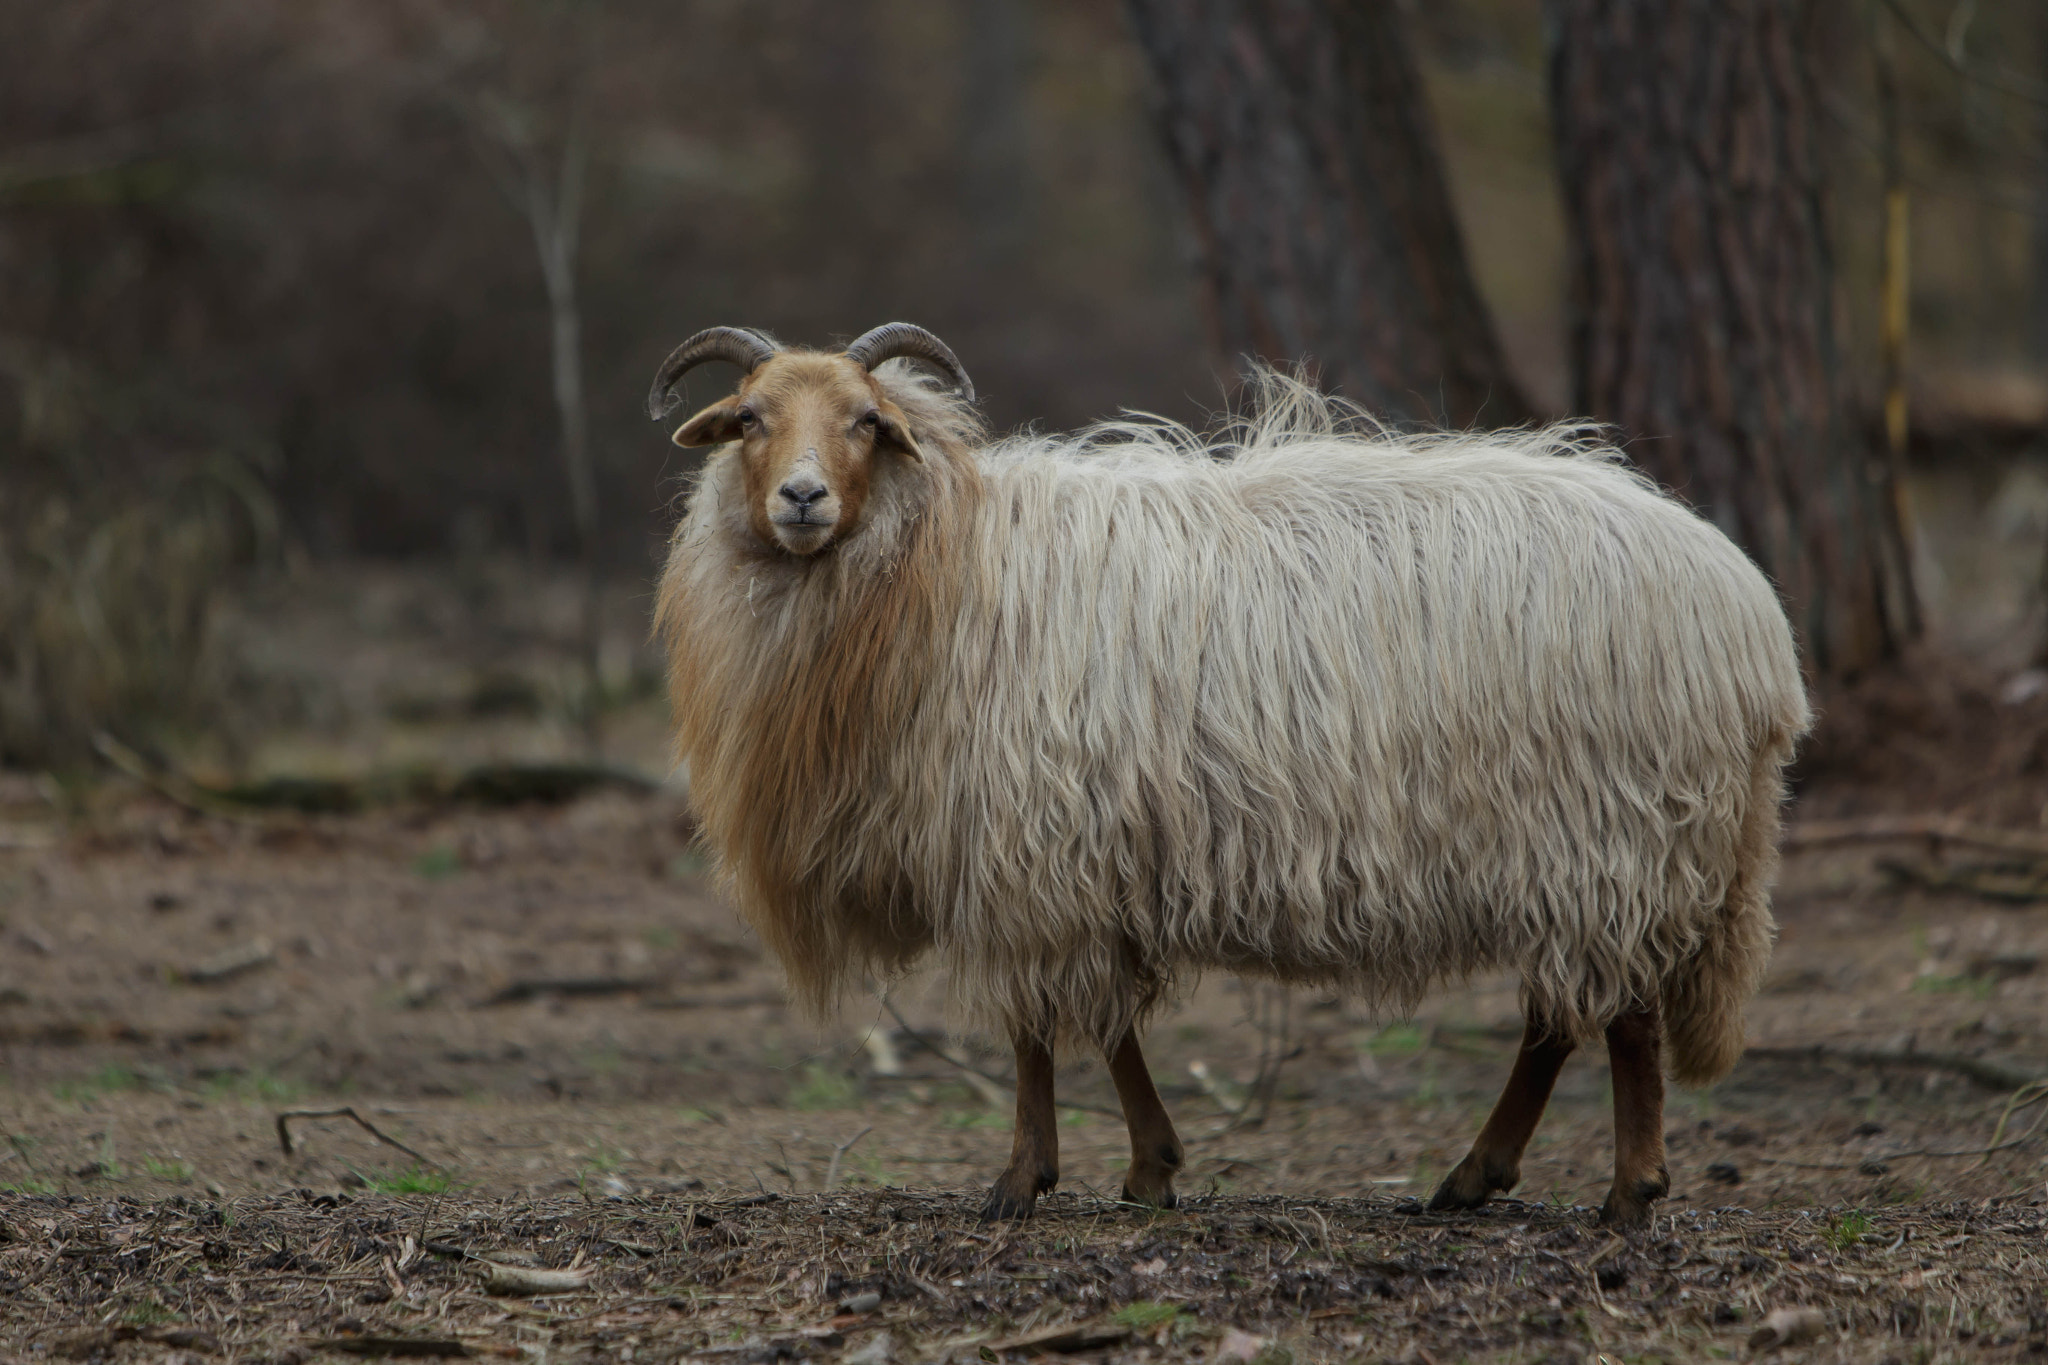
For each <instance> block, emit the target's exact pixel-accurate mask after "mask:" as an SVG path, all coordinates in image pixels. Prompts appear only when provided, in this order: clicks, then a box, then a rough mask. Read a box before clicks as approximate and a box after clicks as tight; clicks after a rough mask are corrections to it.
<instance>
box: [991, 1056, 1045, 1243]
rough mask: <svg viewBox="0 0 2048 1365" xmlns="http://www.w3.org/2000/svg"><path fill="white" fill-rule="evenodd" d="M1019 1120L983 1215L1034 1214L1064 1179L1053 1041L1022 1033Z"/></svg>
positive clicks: (1019, 1069)
mask: <svg viewBox="0 0 2048 1365" xmlns="http://www.w3.org/2000/svg"><path fill="white" fill-rule="evenodd" d="M1014 1046H1015V1047H1016V1050H1017V1126H1016V1129H1015V1130H1014V1131H1013V1133H1012V1134H1011V1137H1010V1164H1009V1165H1008V1166H1006V1167H1004V1168H1003V1173H1002V1174H1001V1175H999V1176H997V1177H996V1186H995V1188H994V1189H993V1190H991V1191H989V1196H988V1203H987V1204H985V1205H983V1206H982V1210H981V1221H982V1222H984V1223H992V1222H995V1221H996V1220H997V1219H1004V1218H1029V1217H1030V1216H1031V1212H1032V1210H1033V1209H1034V1208H1036V1207H1037V1205H1038V1196H1039V1195H1041V1194H1043V1193H1045V1192H1046V1191H1047V1190H1049V1189H1051V1188H1052V1187H1053V1186H1055V1185H1057V1184H1059V1183H1060V1130H1059V1127H1058V1125H1057V1124H1056V1123H1055V1122H1054V1113H1053V1089H1052V1042H1051V1040H1050V1039H1042V1038H1039V1037H1036V1036H1034V1035H1031V1034H1024V1033H1020V1034H1018V1035H1017V1037H1016V1039H1015V1042H1014Z"/></svg>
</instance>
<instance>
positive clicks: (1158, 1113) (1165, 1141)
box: [1109, 1029, 1181, 1209]
mask: <svg viewBox="0 0 2048 1365" xmlns="http://www.w3.org/2000/svg"><path fill="white" fill-rule="evenodd" d="M1109 1075H1110V1078H1111V1079H1112V1080H1114V1081H1115V1082H1116V1097H1117V1100H1118V1102H1119V1103H1121V1104H1122V1105H1123V1107H1124V1124H1125V1126H1126V1127H1128V1128H1129V1129H1130V1130H1131V1170H1130V1174H1128V1175H1126V1176H1125V1177H1124V1198H1125V1199H1127V1200H1129V1201H1130V1202H1131V1203H1134V1204H1150V1205H1152V1206H1153V1207H1154V1208H1161V1209H1170V1208H1172V1207H1174V1205H1176V1204H1178V1203H1179V1202H1180V1200H1179V1198H1178V1196H1176V1195H1175V1194H1174V1192H1173V1176H1174V1173H1175V1172H1176V1171H1178V1170H1179V1169H1180V1164H1181V1146H1180V1136H1179V1135H1178V1134H1177V1133H1175V1132H1174V1131H1173V1119H1172V1118H1171V1117H1170V1116H1169V1115H1168V1114H1167V1112H1166V1106H1165V1105H1164V1104H1162V1103H1161V1102H1160V1099H1159V1090H1158V1087H1156V1086H1154V1085H1153V1084H1152V1070H1151V1068H1150V1067H1148V1066H1146V1065H1145V1054H1144V1053H1143V1052H1141V1051H1139V1050H1138V1033H1137V1030H1136V1029H1132V1030H1129V1031H1127V1032H1126V1033H1125V1034H1124V1036H1123V1037H1122V1038H1121V1039H1120V1040H1118V1042H1117V1045H1116V1049H1115V1050H1114V1051H1113V1052H1111V1053H1110V1054H1109Z"/></svg>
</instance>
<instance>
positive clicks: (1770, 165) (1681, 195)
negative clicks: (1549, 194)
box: [1545, 0, 1918, 675]
mask: <svg viewBox="0 0 2048 1365" xmlns="http://www.w3.org/2000/svg"><path fill="white" fill-rule="evenodd" d="M1545 3H1546V12H1547V18H1548V23H1547V24H1546V28H1547V30H1548V34H1549V41H1550V85H1551V110H1552V120H1553V124H1554V128H1555V133H1556V138H1557V155H1558V164H1559V171H1560V175H1561V179H1562V181H1563V193H1564V202H1565V213H1566V220H1567V226H1568V229H1569V231H1568V239H1569V241H1570V253H1571V304H1572V317H1571V352H1572V366H1573V376H1574V383H1575V386H1576V406H1577V407H1578V408H1579V409H1580V410H1581V411H1583V412H1586V413H1589V414H1591V415H1593V416H1596V417H1599V418H1601V419H1602V420H1605V421H1608V422H1612V423H1614V424H1615V425H1616V426H1618V427H1619V428H1620V429H1621V432H1622V434H1623V436H1624V438H1625V439H1626V440H1627V441H1628V450H1629V453H1630V455H1631V456H1632V457H1633V458H1634V459H1635V460H1636V461H1637V462H1638V463H1639V464H1641V465H1642V467H1643V468H1644V469H1646V470H1647V471H1648V472H1649V473H1651V474H1652V475H1654V476H1655V477H1657V478H1658V479H1661V480H1662V481H1663V482H1664V483H1666V484H1668V485H1669V486H1671V487H1672V488H1674V489H1676V490H1678V492H1680V493H1681V494H1682V495H1684V496H1685V497H1687V498H1689V499H1691V501H1692V502H1693V503H1694V504H1695V505H1696V506H1698V507H1699V508H1700V510H1701V511H1702V512H1703V513H1705V514H1706V515H1707V516H1709V517H1711V518H1713V520H1714V521H1715V522H1716V523H1717V524H1718V525H1719V526H1720V527H1721V528H1722V529H1723V530H1725V531H1727V532H1728V533H1729V535H1731V536H1732V537H1734V539H1735V540H1736V541H1737V542H1739V543H1740V544H1741V545H1742V546H1743V547H1744V548H1745V549H1747V550H1748V551H1749V553H1750V554H1751V555H1752V556H1753V557H1754V558H1755V559H1756V561H1757V562H1758V563H1759V564H1760V565H1761V566H1762V567H1763V569H1764V571H1765V572H1766V573H1768V574H1770V575H1771V577H1772V578H1773V579H1774V580H1775V581H1776V582H1777V584H1778V588H1779V591H1780V592H1781V593H1782V594H1783V595H1784V596H1785V598H1786V599H1787V605H1788V607H1789V609H1790V611H1791V613H1792V619H1793V623H1794V626H1795V627H1796V629H1797V630H1798V632H1799V635H1800V637H1801V641H1802V643H1803V645H1804V647H1805V649H1806V651H1807V657H1808V660H1809V664H1810V666H1812V667H1814V668H1815V669H1817V670H1819V671H1821V672H1823V673H1829V674H1837V675H1839V674H1844V673H1848V672H1853V671H1855V670H1857V669H1859V668H1862V667H1865V666H1867V665H1870V664H1873V663H1877V662H1880V661H1882V660H1884V659H1886V658H1889V657H1891V656H1893V655H1895V654H1896V653H1897V652H1898V651H1899V649H1900V648H1901V647H1902V645H1903V644H1904V643H1905V642H1906V640H1907V639H1909V638H1910V637H1911V636H1912V635H1913V634H1915V633H1916V632H1917V630H1918V621H1917V615H1918V610H1917V605H1916V603H1915V601H1914V598H1913V591H1912V583H1911V579H1910V576H1909V574H1908V572H1907V567H1906V557H1905V553H1904V548H1903V538H1902V535H1901V532H1900V526H1899V516H1898V505H1897V502H1896V500H1895V495H1896V492H1897V490H1896V486H1895V482H1894V479H1893V476H1892V474H1891V471H1890V470H1889V468H1888V467H1887V465H1886V463H1885V462H1884V461H1883V460H1882V459H1881V458H1879V457H1878V455H1877V454H1876V452H1874V451H1872V450H1871V449H1869V448H1868V447H1867V445H1866V443H1865V442H1864V440H1863V439H1862V438H1861V437H1859V436H1858V435H1857V433H1856V432H1855V430H1854V429H1853V427H1852V425H1851V423H1850V422H1849V420H1848V418H1847V411H1846V408H1847V405H1846V403H1845V401H1844V395H1843V389H1842V377H1841V361H1840V357H1839V355H1838V352H1837V346H1836V338H1835V330H1834V328H1835V323H1834V310H1835V303H1834V297H1833V289H1834V284H1833V262H1832V259H1831V255H1830V250H1829V245H1828V235H1827V229H1826V220H1825V214H1824V211H1823V204H1822V193H1821V189H1822V187H1821V183H1820V173H1819V167H1818V164H1817V162H1818V158H1817V155H1816V148H1815V145H1814V136H1813V131H1812V127H1811V119H1812V113H1811V111H1812V106H1813V93H1812V88H1811V82H1810V78H1809V73H1808V72H1807V70H1806V69H1805V67H1804V64H1803V55H1802V54H1803V52H1804V50H1805V49H1804V43H1803V34H1802V32H1801V25H1802V22H1803V20H1804V18H1805V14H1806V6H1805V4H1804V3H1802V0H1545Z"/></svg>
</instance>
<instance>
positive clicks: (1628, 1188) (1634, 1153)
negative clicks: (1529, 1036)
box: [1600, 1006, 1671, 1228]
mask: <svg viewBox="0 0 2048 1365" xmlns="http://www.w3.org/2000/svg"><path fill="white" fill-rule="evenodd" d="M1663 1053H1664V1020H1663V1017H1662V1016H1661V1015H1660V1014H1659V1013H1658V1011H1657V1009H1656V1007H1655V1006H1651V1007H1650V1008H1648V1009H1640V1010H1631V1011H1629V1012H1628V1013H1627V1014H1624V1015H1622V1016H1620V1017H1619V1018H1617V1019H1616V1020H1615V1021H1614V1022H1613V1023H1611V1024H1609V1025H1608V1026H1607V1058H1608V1061H1609V1062H1610V1063H1611V1064H1612V1066H1613V1068H1614V1188H1613V1189H1611V1190H1609V1191H1608V1192H1607V1202H1606V1203H1604V1204H1602V1205H1601V1206H1600V1221H1601V1222H1603V1223H1611V1224H1613V1225H1615V1226H1617V1227H1624V1228H1633V1227H1641V1226H1642V1225H1643V1224H1645V1223H1647V1222H1649V1221H1650V1201H1651V1200H1653V1199H1662V1198H1663V1197H1664V1196H1665V1194H1667V1193H1668V1192H1669V1191H1670V1189H1671V1175H1670V1172H1668V1171H1667V1170H1665V1168H1664V1070H1663V1061H1664V1059H1663Z"/></svg>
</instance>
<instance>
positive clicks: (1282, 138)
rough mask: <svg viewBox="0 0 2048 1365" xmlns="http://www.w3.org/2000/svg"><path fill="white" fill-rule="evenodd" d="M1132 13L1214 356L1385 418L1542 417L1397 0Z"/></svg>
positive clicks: (1138, 3)
mask: <svg viewBox="0 0 2048 1365" xmlns="http://www.w3.org/2000/svg"><path fill="white" fill-rule="evenodd" d="M1127 4H1128V10H1129V13H1130V16H1131V21H1132V26H1133V28H1134V29H1135V31H1136V33H1137V37H1138V41H1139V44H1140V45H1141V46H1142V47H1143V49H1144V51H1145V54H1146V57H1147V58H1148V60H1149V62H1150V65H1151V68H1152V71H1153V74H1154V76H1155V77H1156V82H1155V84H1156V87H1157V91H1158V112H1159V121H1160V125H1161V129H1162V132H1163V134H1164V136H1165V141H1166V149H1167V153H1168V156H1169V158H1170V159H1171V161H1172V163H1173V166H1174V169H1175V171H1176V173H1177V175H1178V177H1179V180H1180V182H1181V186H1182V188H1183V190H1184V191H1185V192H1186V198H1187V203H1188V208H1189V213H1190V217H1191V220H1192V223H1193V227H1194V234H1195V239H1196V242H1197V244H1198V251H1199V257H1200V260H1199V271H1200V275H1201V280H1202V284H1203V293H1204V296H1205V303H1206V306H1207V309H1208V313H1209V322H1210V329H1211V332H1212V334H1213V336H1214V339H1215V341H1216V343H1217V344H1218V345H1219V346H1220V347H1221V348H1222V349H1223V350H1224V351H1225V352H1226V353H1229V354H1235V355H1249V356H1252V357H1255V358H1258V359H1262V360H1267V361H1274V362H1301V363H1305V364H1307V365H1309V366H1310V367H1312V369H1314V370H1315V371H1316V372H1317V373H1318V375H1319V378H1320V381H1321V382H1322V383H1323V384H1324V385H1325V386H1326V387H1329V388H1332V389H1336V390H1338V391H1341V392H1343V393H1344V394H1346V395H1347V396H1348V397H1350V398H1352V399H1354V400H1356V401H1358V402H1361V403H1363V404H1365V405H1366V406H1367V407H1369V408H1371V409H1372V410H1373V411H1375V412H1376V413H1378V414H1380V415H1382V416H1384V417H1387V418H1390V419H1395V420H1403V419H1406V420H1421V421H1428V422H1433V423H1447V424H1450V425H1453V426H1466V425H1471V424H1473V423H1477V422H1482V421H1483V422H1487V423H1492V424H1500V423H1512V422H1519V421H1521V420H1523V419H1524V418H1525V417H1527V415H1528V412H1529V407H1528V403H1527V401H1526V400H1525V399H1524V398H1523V396H1522V392H1521V389H1520V387H1519V386H1518V385H1517V384H1516V383H1515V381H1514V378H1513V376H1512V375H1511V373H1510V372H1509V370H1508V367H1507V363H1506V360H1505V359H1504V358H1503V356H1502V353H1501V349H1500V343H1499V340H1498V338H1497V337H1496V336H1495V335H1494V331H1493V325H1492V322H1491V319H1490V317H1489V315H1488V313H1487V311H1486V306H1485V304H1484V303H1483V302H1482V301H1481V299H1480V297H1479V291H1478V288H1477V287H1476V286H1475V285H1474V283H1473V280H1472V273H1471V271H1470V269H1469V268H1468V267H1467V265H1466V261H1465V251H1464V244H1463V240H1462V238H1461V236H1460V234H1459V231H1458V223H1457V218H1456V215H1455V214H1454V212H1453V210H1452V206H1451V197H1450V192H1449V190H1448V188H1447V187H1446V184H1445V180H1444V172H1443V165H1442V160H1441V158H1440V157H1439V155H1438V152H1437V141H1436V133H1435V129H1434V126H1433V124H1432V121H1431V118H1430V113H1429V105H1428V102H1427V100H1426V98H1425V92H1424V90H1423V88H1422V80H1421V76H1420V74H1419V72H1418V71H1417V68H1416V64H1415V57H1414V54H1413V52H1412V51H1411V50H1410V47H1409V44H1408V39H1407V34H1406V31H1405V29H1404V26H1403V21H1402V19H1401V16H1400V14H1399V12H1398V9H1397V6H1396V0H1127Z"/></svg>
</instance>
